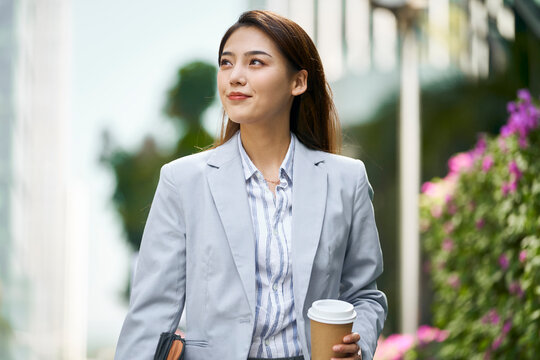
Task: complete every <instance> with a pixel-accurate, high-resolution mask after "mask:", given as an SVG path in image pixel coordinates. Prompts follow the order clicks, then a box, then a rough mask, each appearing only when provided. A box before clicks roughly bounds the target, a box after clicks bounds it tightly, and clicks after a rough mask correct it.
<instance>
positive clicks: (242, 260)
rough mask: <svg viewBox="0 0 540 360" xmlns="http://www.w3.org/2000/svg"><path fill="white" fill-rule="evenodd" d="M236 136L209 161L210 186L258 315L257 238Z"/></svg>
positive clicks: (246, 288) (251, 302) (249, 300)
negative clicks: (256, 278) (256, 289)
mask: <svg viewBox="0 0 540 360" xmlns="http://www.w3.org/2000/svg"><path fill="white" fill-rule="evenodd" d="M237 136H238V133H237V134H236V135H234V136H233V137H232V138H231V139H230V140H229V141H228V142H226V143H225V144H223V145H221V146H220V147H218V148H216V149H215V150H214V151H213V154H212V155H211V156H210V158H209V159H208V165H209V166H210V167H211V168H209V169H207V170H208V185H209V186H210V191H211V193H212V197H213V198H214V202H215V204H216V208H217V211H218V213H219V216H220V218H221V223H222V225H223V228H224V229H225V234H226V235H227V241H228V242H229V246H230V248H231V252H232V255H233V258H234V261H235V264H236V268H237V270H238V273H239V275H240V279H241V280H242V283H243V286H244V290H245V293H246V296H247V299H248V303H249V305H250V308H251V312H252V314H253V315H255V237H254V236H255V234H254V231H253V224H252V221H251V211H250V209H249V202H248V197H247V191H246V182H245V179H244V174H243V169H242V162H241V158H240V153H239V151H238V144H237V141H238V140H237V139H236V137H237Z"/></svg>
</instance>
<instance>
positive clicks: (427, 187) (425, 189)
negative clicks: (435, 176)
mask: <svg viewBox="0 0 540 360" xmlns="http://www.w3.org/2000/svg"><path fill="white" fill-rule="evenodd" d="M435 190H436V186H435V184H434V183H432V182H431V181H426V182H425V183H423V184H422V193H424V194H426V195H434V194H435Z"/></svg>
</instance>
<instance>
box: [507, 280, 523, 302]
mask: <svg viewBox="0 0 540 360" xmlns="http://www.w3.org/2000/svg"><path fill="white" fill-rule="evenodd" d="M508 291H509V292H510V294H512V295H516V296H517V297H518V298H520V299H521V298H522V297H523V295H524V294H525V293H524V292H523V289H522V288H521V285H520V284H519V282H518V281H514V282H512V283H510V285H509V286H508Z"/></svg>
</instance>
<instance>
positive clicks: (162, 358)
mask: <svg viewBox="0 0 540 360" xmlns="http://www.w3.org/2000/svg"><path fill="white" fill-rule="evenodd" d="M184 349H185V340H184V339H183V338H181V337H180V335H177V334H175V333H162V334H161V336H160V337H159V342H158V346H157V348H156V353H155V355H154V360H182V359H183V358H184V351H185V350H184Z"/></svg>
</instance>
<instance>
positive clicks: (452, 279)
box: [448, 274, 461, 289]
mask: <svg viewBox="0 0 540 360" xmlns="http://www.w3.org/2000/svg"><path fill="white" fill-rule="evenodd" d="M460 284H461V281H460V280H459V276H458V275H457V274H452V275H450V276H449V277H448V285H450V286H451V287H453V288H454V289H457V288H458V287H459V285H460Z"/></svg>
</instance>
